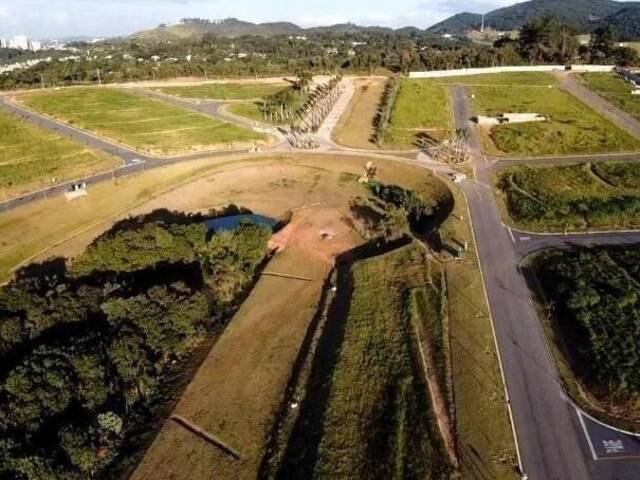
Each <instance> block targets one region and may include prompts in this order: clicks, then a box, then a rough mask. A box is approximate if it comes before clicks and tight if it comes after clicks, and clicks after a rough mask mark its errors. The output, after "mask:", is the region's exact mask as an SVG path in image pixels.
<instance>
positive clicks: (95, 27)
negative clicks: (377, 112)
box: [0, 0, 523, 39]
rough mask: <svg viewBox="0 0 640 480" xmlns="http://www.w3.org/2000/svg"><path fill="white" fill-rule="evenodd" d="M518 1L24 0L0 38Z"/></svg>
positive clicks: (429, 19)
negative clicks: (193, 20)
mask: <svg viewBox="0 0 640 480" xmlns="http://www.w3.org/2000/svg"><path fill="white" fill-rule="evenodd" d="M520 1H523V0H518V1H517V0H468V1H462V0H450V1H447V0H422V1H420V0H417V1H416V0H397V1H395V2H393V4H387V5H382V4H379V5H376V6H374V5H371V4H370V3H369V2H368V1H367V0H352V1H351V2H348V4H345V2H341V1H338V0H326V1H325V2H322V3H316V2H310V1H308V0H272V1H270V2H269V4H268V5H265V4H264V3H262V2H260V1H259V0H241V1H236V2H227V1H218V0H112V1H107V2H104V1H103V2H99V1H96V0H53V1H51V0H50V1H46V0H26V1H24V2H20V4H17V3H14V4H12V5H0V37H11V36H14V35H27V36H28V37H30V38H34V39H44V38H48V39H53V38H64V37H74V36H85V35H86V36H91V37H107V36H121V35H129V34H132V33H135V32H137V31H140V30H144V29H149V28H153V27H155V26H157V25H159V24H160V23H175V22H178V21H179V20H180V19H181V18H185V17H200V18H207V19H211V20H214V19H223V18H230V17H235V18H238V19H240V20H245V21H251V22H256V23H261V22H278V21H282V22H293V23H296V24H298V25H300V26H302V27H313V26H323V25H332V24H336V23H346V22H353V23H356V24H359V25H365V26H369V25H376V26H383V27H393V28H399V27H404V26H414V27H419V28H426V27H429V26H430V25H433V24H435V23H437V22H439V21H441V20H444V19H445V18H447V17H449V16H451V15H454V14H456V13H460V12H462V11H471V12H476V13H483V12H487V11H490V10H493V9H495V8H500V7H504V6H508V5H513V4H515V3H520Z"/></svg>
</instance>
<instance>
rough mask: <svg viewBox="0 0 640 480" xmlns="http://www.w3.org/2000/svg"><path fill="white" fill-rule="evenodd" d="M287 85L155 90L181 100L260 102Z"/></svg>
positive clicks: (212, 86)
mask: <svg viewBox="0 0 640 480" xmlns="http://www.w3.org/2000/svg"><path fill="white" fill-rule="evenodd" d="M287 85H288V84H286V83H208V84H204V85H194V86H184V87H182V86H181V87H162V88H156V89H155V90H157V91H159V92H162V93H166V94H168V95H175V96H177V97H180V98H191V99H198V100H259V99H261V98H263V97H266V96H267V95H271V94H274V93H276V92H278V91H280V90H282V89H283V88H285V87H286V86H287Z"/></svg>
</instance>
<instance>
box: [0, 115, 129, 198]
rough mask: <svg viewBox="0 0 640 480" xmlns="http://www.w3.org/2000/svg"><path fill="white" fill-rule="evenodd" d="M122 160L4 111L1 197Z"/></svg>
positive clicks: (0, 120) (0, 149) (0, 142)
mask: <svg viewBox="0 0 640 480" xmlns="http://www.w3.org/2000/svg"><path fill="white" fill-rule="evenodd" d="M119 164H120V161H119V160H118V159H116V158H113V157H110V156H108V155H106V154H104V153H102V152H97V151H93V150H89V149H87V148H85V147H83V146H82V145H79V144H77V143H74V142H72V141H70V140H67V139H65V138H63V137H60V136H58V135H56V134H54V133H51V132H49V131H47V130H44V129H41V128H38V127H35V126H33V125H30V124H29V123H26V122H24V121H23V120H19V119H18V118H16V117H13V116H11V115H9V114H6V113H0V199H4V198H8V197H11V196H14V195H18V194H20V193H24V192H26V191H30V190H35V189H38V188H43V187H45V186H49V185H52V184H55V183H60V182H63V181H65V180H70V179H72V178H78V177H83V176H87V175H90V174H93V173H97V172H100V171H104V170H109V169H111V168H115V167H117V166H118V165H119Z"/></svg>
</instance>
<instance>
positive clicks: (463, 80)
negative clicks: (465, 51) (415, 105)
mask: <svg viewBox="0 0 640 480" xmlns="http://www.w3.org/2000/svg"><path fill="white" fill-rule="evenodd" d="M436 81H437V82H438V83H441V84H443V85H467V86H474V85H478V86H484V85H488V86H494V85H501V86H509V87H516V88H517V87H529V86H532V87H533V86H538V87H548V86H549V85H555V84H556V80H555V79H554V78H553V77H552V76H551V75H550V74H548V73H543V72H517V73H490V74H483V75H463V76H459V77H443V78H438V79H437V80H436Z"/></svg>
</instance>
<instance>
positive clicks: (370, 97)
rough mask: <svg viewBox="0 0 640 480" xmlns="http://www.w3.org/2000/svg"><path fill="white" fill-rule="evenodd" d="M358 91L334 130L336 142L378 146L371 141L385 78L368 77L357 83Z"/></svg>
mask: <svg viewBox="0 0 640 480" xmlns="http://www.w3.org/2000/svg"><path fill="white" fill-rule="evenodd" d="M355 87H356V92H355V94H354V96H353V98H352V99H351V103H350V105H349V106H348V107H347V110H346V111H345V113H344V114H343V116H342V118H340V120H339V122H338V124H337V125H336V128H335V129H334V131H333V139H334V141H335V142H336V143H338V144H340V145H344V146H346V147H351V148H372V149H373V148H376V145H375V144H374V143H373V142H371V137H372V136H373V133H374V129H373V121H374V119H375V116H376V113H377V110H378V105H379V103H380V98H381V96H382V91H383V89H384V80H383V79H366V80H362V81H357V82H356V83H355Z"/></svg>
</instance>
